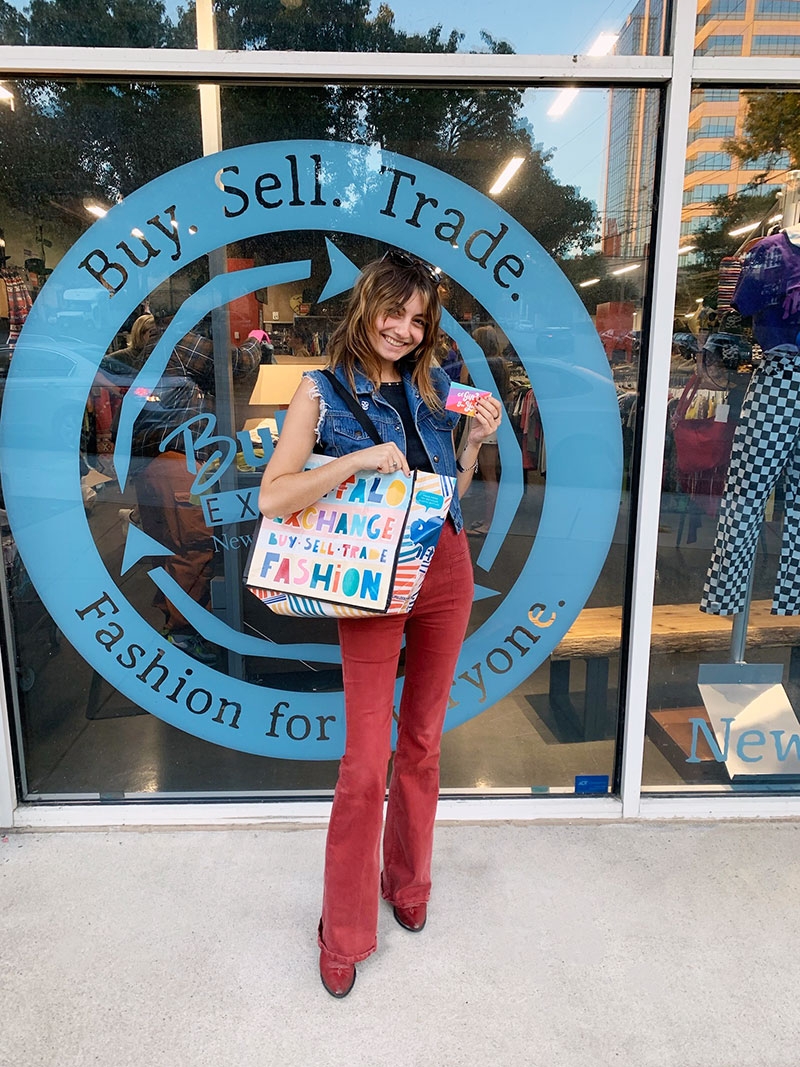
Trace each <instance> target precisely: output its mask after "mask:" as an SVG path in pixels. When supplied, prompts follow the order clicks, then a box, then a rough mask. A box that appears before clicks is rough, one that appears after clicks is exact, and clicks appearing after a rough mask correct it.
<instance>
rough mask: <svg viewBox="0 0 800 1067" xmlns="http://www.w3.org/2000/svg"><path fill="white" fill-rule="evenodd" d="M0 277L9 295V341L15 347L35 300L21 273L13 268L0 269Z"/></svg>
mask: <svg viewBox="0 0 800 1067" xmlns="http://www.w3.org/2000/svg"><path fill="white" fill-rule="evenodd" d="M0 278H2V280H3V282H5V287H6V294H7V296H8V342H7V343H8V345H9V347H10V348H13V347H14V345H15V344H16V343H17V338H18V337H19V334H20V330H21V329H22V327H23V326H24V324H25V320H26V319H27V317H28V312H29V311H30V310H31V308H32V307H33V301H32V300H31V294H30V293H29V292H28V289H27V286H26V285H25V282H24V281H23V280H22V278H21V277H20V276H19V274H17V273H16V272H14V271H11V270H0Z"/></svg>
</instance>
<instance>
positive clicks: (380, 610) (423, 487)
mask: <svg viewBox="0 0 800 1067" xmlns="http://www.w3.org/2000/svg"><path fill="white" fill-rule="evenodd" d="M332 377H333V376H332V375H328V378H329V380H330V379H331V378H332ZM336 386H339V387H340V388H341V390H342V391H343V392H344V393H345V396H346V397H347V398H349V400H350V401H352V405H353V406H352V408H351V410H352V412H353V414H354V415H355V416H356V418H358V419H359V422H361V423H362V425H363V426H364V429H365V430H366V431H367V432H368V434H369V436H370V437H371V438H372V439H373V440H375V439H376V438H377V440H375V443H376V444H380V443H381V438H380V435H379V434H378V431H377V430H376V429H375V426H374V425H373V423H372V421H371V420H370V419H369V418H368V416H367V415H366V413H365V412H364V411H363V410H362V408H361V407H360V405H358V404H357V403H356V402H355V400H353V397H352V396H351V395H350V394H349V393H348V392H347V391H346V390H345V389H344V387H343V386H341V383H340V382H339V381H338V379H337V380H336ZM343 399H344V397H343ZM348 406H350V405H349V404H348ZM367 424H368V425H367ZM331 458H332V457H329V456H317V455H312V456H310V457H309V459H308V462H307V463H306V467H305V469H306V470H310V469H313V468H316V467H319V466H321V465H323V464H325V463H330V462H331ZM455 485H456V481H455V478H451V477H448V476H446V475H440V474H434V473H431V472H429V471H419V470H415V471H412V472H411V474H410V475H405V474H403V473H402V471H399V472H395V473H389V474H379V473H378V472H377V471H360V472H359V473H357V474H355V475H353V476H352V477H351V478H348V479H347V481H345V482H342V483H341V485H338V486H336V487H335V488H333V489H331V490H330V492H328V493H326V494H325V495H324V496H323V497H321V498H320V499H319V500H317V501H315V502H314V503H313V504H310V505H309V506H308V507H306V508H303V509H302V510H300V511H297V512H295V513H294V514H293V515H289V516H286V517H282V518H276V519H268V518H262V519H261V523H260V525H259V528H258V533H257V534H256V537H255V538H254V540H253V544H252V547H251V551H250V557H249V560H248V565H247V571H246V575H245V584H246V585H247V587H248V589H249V590H250V591H251V592H252V593H253V594H254V595H255V596H257V597H258V598H259V599H260V600H263V601H264V603H265V604H266V605H267V606H268V607H269V608H270V609H271V610H272V611H274V612H275V613H276V614H278V615H295V616H305V617H322V618H340V619H342V618H347V619H352V618H359V617H364V616H369V615H381V614H382V615H401V614H405V613H407V612H409V611H410V610H411V608H412V607H413V606H414V601H415V600H416V598H417V595H418V593H419V591H420V589H421V587H422V582H423V579H424V578H425V574H426V573H427V570H428V567H429V566H430V561H431V559H432V558H433V553H434V550H435V548H436V544H437V542H438V540H439V534H440V533H441V530H442V526H443V525H444V522H445V520H446V518H447V514H448V511H449V510H450V501H451V500H452V498H453V492H454V491H455Z"/></svg>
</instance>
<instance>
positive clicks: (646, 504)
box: [620, 0, 697, 817]
mask: <svg viewBox="0 0 800 1067" xmlns="http://www.w3.org/2000/svg"><path fill="white" fill-rule="evenodd" d="M696 14H697V4H696V0H675V4H674V24H673V42H672V44H673V73H672V80H671V82H670V84H669V86H668V88H667V100H666V110H665V118H664V125H665V129H664V139H663V153H662V158H661V176H660V182H659V188H658V214H657V219H656V240H655V256H654V260H653V262H654V267H653V279H652V293H651V300H652V314H651V317H650V331H649V336H648V346H647V351H648V366H647V387H646V390H645V395H644V398H643V403H644V411H643V418H642V424H641V425H642V433H641V465H640V469H639V485H638V507H637V521H636V547H635V551H634V564H633V589H632V595H631V616H630V620H631V621H630V643H629V646H628V656H629V661H628V673H627V683H626V690H625V709H626V713H625V727H624V733H623V747H622V774H621V784H620V792H621V796H622V812H623V817H631V816H634V817H635V816H638V815H639V813H640V801H641V793H642V765H643V759H644V738H645V724H646V719H647V688H648V681H649V674H650V638H651V632H652V622H653V595H654V589H655V571H656V555H657V552H658V524H659V517H660V513H661V470H662V466H663V461H664V426H665V423H666V414H667V400H668V389H669V368H670V359H671V355H672V320H673V314H674V309H675V291H676V286H677V270H678V243H679V240H680V228H681V207H682V197H683V180H684V167H685V165H686V142H687V136H688V129H689V104H690V97H691V89H692V58H693V51H694V33H695V17H696Z"/></svg>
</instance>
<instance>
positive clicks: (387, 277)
mask: <svg viewBox="0 0 800 1067" xmlns="http://www.w3.org/2000/svg"><path fill="white" fill-rule="evenodd" d="M415 292H418V293H419V294H420V295H421V297H422V303H423V318H424V320H425V332H424V336H423V338H422V341H421V342H420V344H418V345H417V347H416V348H415V349H414V351H413V352H410V353H409V354H408V355H407V356H404V357H403V358H402V359H401V360H398V363H397V366H398V369H400V370H401V371H402V370H409V371H410V372H411V380H412V381H413V383H414V385H415V386H416V387H417V389H419V391H420V394H421V396H422V399H423V400H424V401H425V403H426V404H427V405H428V407H429V408H430V409H431V410H433V411H436V410H439V409H441V406H442V402H441V400H440V399H439V396H438V394H437V392H436V390H435V389H434V387H433V381H432V379H431V367H432V366H433V365H434V354H435V351H436V340H437V336H438V333H439V319H440V317H441V313H442V309H441V303H440V301H439V284H438V280H436V277H435V274H434V272H433V270H432V269H431V268H430V267H429V266H428V265H427V263H423V262H422V260H417V259H415V258H414V257H413V256H409V255H407V253H405V252H388V253H387V254H386V256H384V258H383V259H376V260H374V261H373V262H372V263H368V264H367V265H366V266H365V267H364V269H363V270H362V271H361V274H360V275H359V278H358V281H357V282H356V284H355V286H354V287H353V292H352V293H351V295H350V300H349V302H348V305H347V311H346V312H345V316H344V319H343V320H342V321H341V322H340V323H339V325H338V326H337V327H336V329H335V330H334V332H333V334H332V335H331V338H330V341H329V342H328V346H327V349H326V352H327V355H328V360H329V364H330V367H331V369H335V368H336V367H342V368H343V370H344V372H345V375H346V376H347V379H348V381H349V383H350V388H351V389H352V390H353V392H355V380H354V377H353V370H354V369H355V368H356V367H358V369H359V370H360V371H361V372H362V373H363V374H365V375H366V376H367V378H369V379H370V381H372V382H373V384H374V386H375V388H376V389H377V388H378V387H379V386H380V381H381V360H380V357H379V356H377V355H376V354H375V352H374V351H373V349H372V346H371V344H370V343H369V337H368V335H369V330H370V329H371V327H372V326H373V325H374V323H375V320H376V319H377V318H378V316H379V315H385V314H387V313H388V312H390V311H393V310H394V309H395V308H400V307H403V305H404V304H405V303H406V302H407V301H408V300H410V299H411V297H412V296H413V294H414V293H415Z"/></svg>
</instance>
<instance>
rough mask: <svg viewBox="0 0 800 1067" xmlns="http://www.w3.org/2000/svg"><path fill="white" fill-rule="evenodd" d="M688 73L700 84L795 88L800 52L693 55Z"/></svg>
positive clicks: (799, 65)
mask: <svg viewBox="0 0 800 1067" xmlns="http://www.w3.org/2000/svg"><path fill="white" fill-rule="evenodd" d="M692 77H693V79H694V81H697V82H701V83H702V84H704V85H713V84H715V83H719V84H723V85H725V84H731V83H741V84H742V85H755V86H757V85H769V86H772V85H776V86H783V87H785V88H796V87H797V85H798V84H799V83H800V56H696V57H695V58H694V60H693V63H692Z"/></svg>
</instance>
